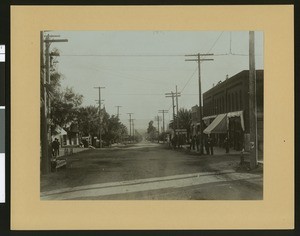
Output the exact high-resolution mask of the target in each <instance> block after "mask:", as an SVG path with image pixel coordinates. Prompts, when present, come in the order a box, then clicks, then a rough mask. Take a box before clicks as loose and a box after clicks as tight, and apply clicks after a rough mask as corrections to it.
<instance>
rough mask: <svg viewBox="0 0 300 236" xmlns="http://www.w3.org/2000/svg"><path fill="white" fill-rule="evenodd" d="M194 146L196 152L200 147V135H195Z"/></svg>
mask: <svg viewBox="0 0 300 236" xmlns="http://www.w3.org/2000/svg"><path fill="white" fill-rule="evenodd" d="M195 142H196V148H197V152H199V149H200V137H199V135H197V136H196V141H195Z"/></svg>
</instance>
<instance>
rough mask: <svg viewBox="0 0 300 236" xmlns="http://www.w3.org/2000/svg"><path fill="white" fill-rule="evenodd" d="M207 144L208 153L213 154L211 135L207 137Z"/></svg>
mask: <svg viewBox="0 0 300 236" xmlns="http://www.w3.org/2000/svg"><path fill="white" fill-rule="evenodd" d="M208 146H209V149H210V155H214V141H213V139H212V137H211V136H209V137H208Z"/></svg>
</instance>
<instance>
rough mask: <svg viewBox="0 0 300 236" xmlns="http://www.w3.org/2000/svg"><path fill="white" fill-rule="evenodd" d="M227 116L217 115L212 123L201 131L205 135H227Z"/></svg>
mask: <svg viewBox="0 0 300 236" xmlns="http://www.w3.org/2000/svg"><path fill="white" fill-rule="evenodd" d="M226 116H227V115H226V114H220V115H218V116H217V117H216V118H215V119H214V120H213V122H211V124H210V125H209V126H208V127H207V128H206V129H205V130H204V131H203V133H205V134H223V133H227V117H226Z"/></svg>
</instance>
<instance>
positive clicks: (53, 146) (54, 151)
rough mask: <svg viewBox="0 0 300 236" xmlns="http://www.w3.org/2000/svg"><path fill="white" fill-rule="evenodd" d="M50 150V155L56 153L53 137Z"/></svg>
mask: <svg viewBox="0 0 300 236" xmlns="http://www.w3.org/2000/svg"><path fill="white" fill-rule="evenodd" d="M51 151H52V156H53V157H54V156H55V154H56V139H54V140H53V141H52V142H51Z"/></svg>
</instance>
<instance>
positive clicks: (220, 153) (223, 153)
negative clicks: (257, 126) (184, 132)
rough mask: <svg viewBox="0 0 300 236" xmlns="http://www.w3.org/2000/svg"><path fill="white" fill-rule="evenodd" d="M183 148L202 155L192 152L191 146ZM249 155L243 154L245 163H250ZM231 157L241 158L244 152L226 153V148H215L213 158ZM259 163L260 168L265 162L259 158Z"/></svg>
mask: <svg viewBox="0 0 300 236" xmlns="http://www.w3.org/2000/svg"><path fill="white" fill-rule="evenodd" d="M182 147H183V149H185V150H187V151H189V152H190V153H195V154H197V153H200V152H199V151H197V150H190V149H189V148H190V145H183V146H182ZM249 154H250V153H249V152H244V153H243V157H244V160H245V162H249V161H250V160H249V157H250V156H249ZM204 155H207V154H206V152H205V150H204ZM229 155H230V156H232V155H236V156H240V157H241V156H242V152H241V151H236V150H233V149H230V150H229V153H226V151H225V149H224V148H221V147H214V155H213V156H229ZM257 163H258V165H259V166H263V164H264V161H263V159H262V158H259V159H258V161H257Z"/></svg>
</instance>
